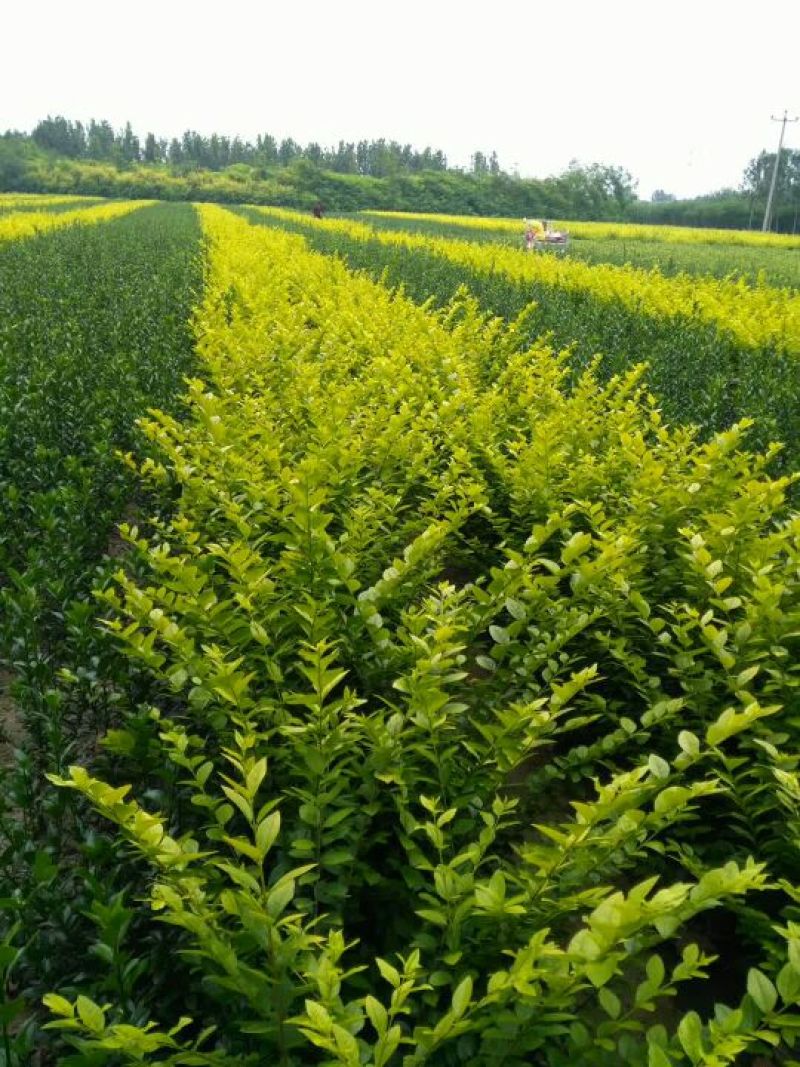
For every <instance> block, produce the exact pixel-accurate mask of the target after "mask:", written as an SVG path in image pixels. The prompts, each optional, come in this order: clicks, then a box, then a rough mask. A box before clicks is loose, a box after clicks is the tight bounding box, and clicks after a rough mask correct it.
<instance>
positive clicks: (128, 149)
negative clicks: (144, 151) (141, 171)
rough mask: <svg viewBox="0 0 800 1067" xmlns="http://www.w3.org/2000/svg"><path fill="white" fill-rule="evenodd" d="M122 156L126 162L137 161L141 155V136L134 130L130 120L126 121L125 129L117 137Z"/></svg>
mask: <svg viewBox="0 0 800 1067" xmlns="http://www.w3.org/2000/svg"><path fill="white" fill-rule="evenodd" d="M117 145H118V148H119V155H120V158H121V159H122V161H123V162H124V163H137V162H138V160H139V156H140V155H141V149H140V145H139V138H138V137H137V136H136V134H135V133H134V132H133V129H132V127H131V124H130V122H126V123H125V129H124V130H123V131H122V134H121V135H120V136H119V137H118V138H117Z"/></svg>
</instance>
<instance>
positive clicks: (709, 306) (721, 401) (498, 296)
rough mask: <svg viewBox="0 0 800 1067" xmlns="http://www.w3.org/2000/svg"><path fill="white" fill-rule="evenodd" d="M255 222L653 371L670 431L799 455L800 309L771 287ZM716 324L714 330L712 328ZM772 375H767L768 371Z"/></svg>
mask: <svg viewBox="0 0 800 1067" xmlns="http://www.w3.org/2000/svg"><path fill="white" fill-rule="evenodd" d="M247 214H248V217H249V218H251V219H253V220H260V221H262V222H267V223H271V224H273V225H279V226H282V227H289V228H291V229H294V230H295V231H297V232H299V233H302V234H304V235H305V236H306V237H307V239H308V240H309V241H310V242H311V243H312V245H313V246H314V247H315V248H317V249H319V250H321V251H325V252H328V253H336V254H341V255H344V256H345V257H346V258H347V262H348V263H349V264H350V265H351V266H354V267H358V268H364V269H367V270H369V271H371V272H372V273H373V275H374V276H376V277H383V278H384V280H386V281H387V282H390V283H391V284H393V285H402V286H404V287H405V289H406V290H407V291H408V292H409V294H411V295H413V297H414V298H415V299H417V300H419V301H420V302H423V301H425V300H427V299H429V298H430V297H434V298H435V299H436V300H437V301H439V302H444V303H446V302H447V301H449V300H450V299H451V298H452V297H453V294H454V293H455V292H456V291H457V290H458V288H459V287H460V286H465V287H466V288H467V290H468V291H469V292H471V293H473V294H474V295H475V296H476V297H477V298H478V299H479V301H480V303H481V305H482V306H483V307H484V308H486V309H487V310H489V311H491V312H492V313H493V314H496V315H502V316H504V317H505V318H507V319H514V318H515V317H516V316H518V315H519V314H520V313H521V311H522V310H523V309H524V308H525V307H527V306H528V304H529V303H530V301H531V300H533V301H535V307H533V308H532V309H531V311H530V313H529V315H528V320H527V321H528V323H529V330H530V334H529V335H530V336H532V337H533V336H536V335H537V334H540V333H542V332H544V331H547V332H549V333H550V334H551V336H552V338H553V340H554V342H555V343H556V344H557V345H559V346H568V347H569V350H570V353H571V359H572V362H573V365H575V366H576V367H578V368H583V367H586V366H587V365H589V364H590V363H591V361H592V359H593V358H594V356H595V355H596V353H598V352H602V353H604V357H605V358H604V361H603V364H602V365H601V368H600V373H601V374H613V373H625V372H626V371H627V370H628V369H629V368H630V367H631V366H633V365H635V364H636V363H639V362H646V363H647V365H648V369H647V381H648V384H649V386H650V388H651V389H652V390H653V392H654V393H655V394H656V396H657V397H658V400H659V403H660V404H661V405H662V408H663V410H664V412H665V414H666V415H667V417H668V418H669V420H670V421H681V422H692V423H695V424H697V425H699V426H700V427H701V428H702V430H703V432H704V433H706V434H708V433H712V432H716V431H718V430H721V429H724V428H725V427H727V426H728V425H730V423H731V422H732V421H734V420H735V419H738V418H741V417H746V416H749V417H752V418H755V419H756V420H757V424H756V428H755V431H754V432H755V436H754V438H753V439H754V440H755V441H757V442H758V443H759V444H760V445H761V446H763V447H766V446H767V445H768V444H769V442H770V441H773V440H780V441H783V442H784V443H785V444H786V446H787V450H786V463H787V465H788V467H789V469H796V467H797V460H798V456H800V423H798V419H797V416H796V411H797V403H798V397H800V360H798V357H797V353H798V351H800V334H799V333H798V329H799V328H800V318H798V315H799V314H800V298H798V296H797V294H796V293H792V292H788V291H783V290H777V289H771V288H769V287H767V286H759V287H757V288H750V287H748V286H747V285H746V284H745V283H744V282H737V283H725V282H722V281H719V280H715V279H713V278H704V279H697V278H692V277H688V276H686V277H683V278H667V277H665V276H663V275H662V274H661V273H660V272H658V271H651V272H645V271H638V270H630V269H625V268H614V267H607V266H603V265H599V266H597V267H592V266H590V265H588V264H586V263H583V262H581V261H578V260H563V259H557V258H555V257H551V256H539V255H528V254H526V253H525V252H522V251H519V250H515V249H512V248H501V247H498V246H486V245H480V244H477V243H474V242H466V241H463V240H462V241H458V240H446V239H442V238H426V237H423V236H415V235H413V234H405V233H402V232H388V231H383V230H371V229H370V228H369V227H367V226H365V225H364V224H363V223H356V222H352V221H349V220H338V219H333V220H325V221H323V222H320V221H318V220H313V219H307V218H304V217H303V216H300V215H297V214H296V213H293V212H287V211H278V210H276V209H257V210H254V209H250V210H249V211H248V212H247ZM704 319H705V320H706V321H703V320H704ZM765 367H767V368H768V373H765V370H764V368H765Z"/></svg>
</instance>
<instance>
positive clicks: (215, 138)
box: [31, 115, 500, 178]
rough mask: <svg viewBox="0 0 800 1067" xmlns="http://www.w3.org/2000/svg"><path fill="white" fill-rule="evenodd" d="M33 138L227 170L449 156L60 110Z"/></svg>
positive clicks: (76, 149) (426, 161)
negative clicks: (150, 125) (142, 127)
mask: <svg viewBox="0 0 800 1067" xmlns="http://www.w3.org/2000/svg"><path fill="white" fill-rule="evenodd" d="M31 138H32V140H33V141H34V143H35V144H37V145H38V146H39V147H40V148H44V149H47V150H50V151H53V152H56V153H57V154H58V155H61V156H65V157H66V158H67V159H93V160H97V161H98V162H111V163H116V164H118V165H124V164H130V163H168V164H170V166H172V167H203V168H205V169H207V170H214V171H218V170H224V169H225V168H226V167H230V166H232V165H234V164H237V163H246V164H249V165H250V166H254V167H286V166H288V165H289V164H290V163H292V162H294V161H295V160H297V159H306V160H308V161H309V162H311V163H313V164H315V165H316V166H318V167H321V168H322V169H323V170H331V171H334V172H335V173H337V174H361V175H365V176H370V177H373V178H384V177H387V176H388V175H391V174H397V173H404V174H414V173H419V172H420V171H446V170H448V169H451V168H448V164H447V156H446V155H445V154H444V152H442V151H441V150H440V149H433V148H423V149H422V150H421V151H417V150H416V149H414V148H412V146H411V145H409V144H405V145H404V144H400V143H399V142H397V141H387V140H385V139H384V138H381V139H380V140H377V141H358V142H345V141H339V143H338V144H337V145H336V146H335V147H330V148H327V147H323V146H322V145H320V144H318V143H317V142H314V141H312V142H310V143H309V144H306V145H302V144H299V143H298V142H297V141H295V140H293V139H292V138H291V137H286V138H284V139H283V140H280V141H279V140H278V139H277V138H275V137H273V136H272V135H271V134H269V133H264V134H259V135H258V137H257V138H256V140H255V142H250V141H244V140H242V138H241V137H229V136H226V135H225V134H219V133H212V134H211V135H210V136H208V137H206V136H203V135H202V134H200V133H198V132H197V131H196V130H185V131H184V133H183V134H182V135H181V136H180V137H173V138H171V139H167V138H165V137H156V135H155V134H154V133H148V134H146V135H145V137H144V138H143V139H142V138H140V137H139V136H138V135H137V134H135V133H134V132H133V129H132V127H131V124H130V122H128V123H126V124H125V127H124V128H123V129H121V130H114V128H113V127H112V125H111V123H109V122H107V121H105V120H102V121H100V122H98V121H96V120H95V119H91V120H90V121H89V122H88V123H87V124H86V125H84V123H82V122H73V121H72V120H70V119H67V118H64V117H63V116H62V115H57V116H56V117H55V118H53V117H50V116H48V117H47V118H46V119H42V121H41V122H39V123H37V124H36V126H35V127H34V129H33V132H32V133H31ZM472 166H473V168H474V169H475V171H476V172H478V173H487V172H491V173H495V174H496V173H499V172H500V164H499V161H498V159H497V154H496V153H494V152H492V153H491V155H489V156H486V154H485V153H483V152H475V153H474V155H473V157H472Z"/></svg>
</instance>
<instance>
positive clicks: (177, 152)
mask: <svg viewBox="0 0 800 1067" xmlns="http://www.w3.org/2000/svg"><path fill="white" fill-rule="evenodd" d="M167 159H168V161H169V162H170V163H171V164H173V166H175V165H177V164H179V163H183V145H182V144H181V142H180V141H179V140H178V138H177V137H173V138H172V140H171V141H170V142H169V148H168V149H167Z"/></svg>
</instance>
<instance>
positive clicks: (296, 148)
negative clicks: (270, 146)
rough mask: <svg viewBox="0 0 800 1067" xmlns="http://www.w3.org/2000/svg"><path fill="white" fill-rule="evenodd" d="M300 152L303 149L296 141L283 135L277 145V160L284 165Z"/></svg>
mask: <svg viewBox="0 0 800 1067" xmlns="http://www.w3.org/2000/svg"><path fill="white" fill-rule="evenodd" d="M302 153H303V150H302V148H301V147H300V145H299V144H298V143H297V141H294V140H292V138H291V137H285V138H284V139H283V140H282V141H281V143H280V145H279V146H278V162H279V163H280V164H281V166H283V167H285V166H287V165H288V164H289V163H291V162H292V160H293V159H297V157H298V156H300V155H302Z"/></svg>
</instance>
